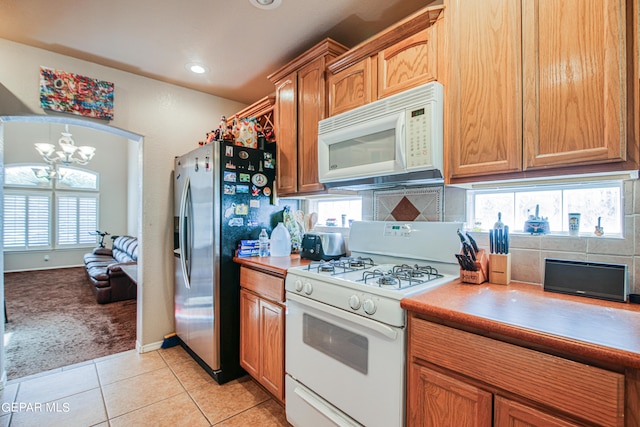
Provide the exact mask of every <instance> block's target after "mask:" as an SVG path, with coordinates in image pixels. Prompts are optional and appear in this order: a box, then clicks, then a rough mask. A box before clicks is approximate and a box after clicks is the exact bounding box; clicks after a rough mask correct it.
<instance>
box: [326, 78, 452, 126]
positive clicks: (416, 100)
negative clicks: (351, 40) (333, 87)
mask: <svg viewBox="0 0 640 427" xmlns="http://www.w3.org/2000/svg"><path fill="white" fill-rule="evenodd" d="M438 91H439V93H438ZM441 93H442V85H441V84H440V83H438V82H430V83H427V84H424V85H422V86H418V87H416V88H413V89H409V90H406V91H404V92H401V93H398V94H396V95H391V96H389V97H387V98H383V99H380V100H378V101H374V102H372V103H370V104H366V105H363V106H361V107H358V108H356V109H354V110H351V111H346V112H344V113H341V114H337V115H335V116H332V117H329V118H327V119H324V120H321V121H320V122H319V123H318V133H320V134H323V133H326V132H331V131H333V130H336V129H342V128H344V127H345V126H350V125H353V124H356V123H359V122H361V121H364V120H371V119H372V118H376V117H380V116H384V115H386V114H390V113H395V112H397V111H401V110H404V109H405V108H411V107H412V106H414V105H415V106H419V105H424V104H427V103H431V102H435V101H436V100H437V99H438V95H440V98H441Z"/></svg>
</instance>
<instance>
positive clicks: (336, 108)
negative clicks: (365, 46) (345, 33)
mask: <svg viewBox="0 0 640 427" xmlns="http://www.w3.org/2000/svg"><path fill="white" fill-rule="evenodd" d="M328 78H329V115H330V116H334V115H336V114H340V113H344V112H345V111H348V110H351V109H353V108H355V107H359V106H361V105H365V104H368V103H370V102H371V101H373V95H372V92H373V89H374V88H375V86H374V81H375V79H374V78H373V76H372V61H371V57H368V58H365V59H363V60H362V61H360V62H357V63H355V64H353V65H351V66H350V67H348V68H345V69H344V70H342V71H339V72H337V73H336V74H330V75H329V77H328Z"/></svg>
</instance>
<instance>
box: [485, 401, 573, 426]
mask: <svg viewBox="0 0 640 427" xmlns="http://www.w3.org/2000/svg"><path fill="white" fill-rule="evenodd" d="M579 425H580V424H574V423H571V422H567V421H564V420H562V419H560V418H557V417H555V416H553V415H550V414H547V413H545V412H542V411H539V410H537V409H533V408H531V407H529V406H525V405H522V404H520V403H516V402H514V401H512V400H509V399H506V398H504V397H500V396H496V397H495V426H496V427H512V426H518V427H577V426H579Z"/></svg>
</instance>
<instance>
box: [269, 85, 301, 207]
mask: <svg viewBox="0 0 640 427" xmlns="http://www.w3.org/2000/svg"><path fill="white" fill-rule="evenodd" d="M296 90H297V74H296V73H292V74H289V75H288V76H287V77H285V78H283V79H282V80H280V81H279V82H278V83H276V104H275V111H276V151H277V153H276V192H277V194H278V195H287V194H295V193H296V191H297V190H298V187H297V182H298V175H297V174H298V148H297V147H298V145H297V137H298V136H297V132H298V130H297V123H298V115H297V106H296V103H297V100H296Z"/></svg>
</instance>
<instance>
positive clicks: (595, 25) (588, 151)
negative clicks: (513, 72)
mask: <svg viewBox="0 0 640 427" xmlns="http://www.w3.org/2000/svg"><path fill="white" fill-rule="evenodd" d="M624 23H625V1H624V0H523V29H522V30H523V31H522V33H523V43H524V48H523V56H522V58H523V75H524V100H525V104H524V146H525V162H524V163H525V165H524V167H525V169H534V168H545V167H549V166H565V165H571V164H588V163H602V162H608V161H620V160H624V159H625V158H626V133H625V126H626V122H625V117H626V104H625V99H626V94H625V86H624V85H625V72H626V68H625V67H626V65H625V64H626V61H625V49H624V47H625V42H624V41H625V37H626V36H625V24H624Z"/></svg>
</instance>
